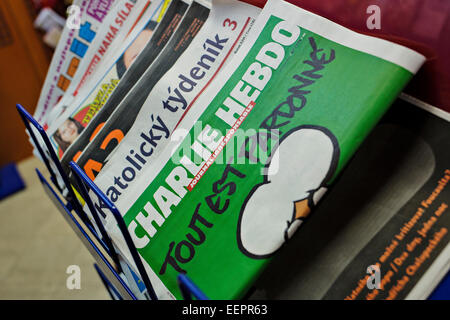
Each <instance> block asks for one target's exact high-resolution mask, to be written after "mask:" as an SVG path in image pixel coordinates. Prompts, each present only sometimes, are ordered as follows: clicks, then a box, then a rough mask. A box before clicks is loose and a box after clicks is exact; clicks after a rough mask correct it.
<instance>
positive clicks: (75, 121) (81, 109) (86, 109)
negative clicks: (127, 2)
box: [47, 1, 164, 158]
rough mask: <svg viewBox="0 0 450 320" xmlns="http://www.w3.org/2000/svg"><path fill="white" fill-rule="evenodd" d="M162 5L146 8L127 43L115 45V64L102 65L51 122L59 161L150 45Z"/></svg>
mask: <svg viewBox="0 0 450 320" xmlns="http://www.w3.org/2000/svg"><path fill="white" fill-rule="evenodd" d="M163 3H164V1H159V2H158V1H154V2H153V4H154V5H151V6H149V7H148V8H147V9H146V12H145V13H144V15H143V16H142V17H141V18H140V20H139V22H138V23H137V25H136V27H135V28H134V30H133V31H132V33H131V34H130V35H129V36H128V37H127V39H126V40H123V39H120V38H117V40H122V41H121V42H119V43H116V44H115V46H116V47H118V46H119V45H120V50H117V49H118V48H115V49H116V50H113V51H111V54H113V56H112V57H111V59H110V60H112V61H111V62H109V63H108V62H105V63H104V64H102V65H101V66H102V68H101V69H100V70H99V72H98V73H99V74H98V75H97V76H96V79H92V81H91V83H90V85H89V86H86V87H84V88H83V89H82V90H81V92H80V93H79V94H77V95H76V98H75V99H71V102H70V104H69V106H68V107H67V108H66V110H65V111H64V113H63V114H61V115H60V116H59V117H58V118H57V119H56V120H55V121H53V122H52V123H51V125H50V127H49V128H48V130H47V134H48V135H49V138H50V141H51V142H52V143H53V145H54V147H55V150H57V154H58V156H59V157H60V158H61V157H62V156H63V154H64V152H65V151H66V150H67V148H69V147H70V145H71V144H72V143H73V142H74V141H75V140H76V139H77V138H78V136H79V135H80V133H81V132H82V131H83V130H84V128H85V127H86V126H87V125H88V124H89V122H90V121H91V119H92V118H93V117H94V116H95V114H96V113H97V112H98V111H99V110H100V109H101V108H102V107H103V105H104V104H105V102H106V101H107V99H108V98H109V96H110V95H111V93H112V92H113V91H114V89H115V88H116V87H117V86H118V84H119V82H120V78H121V77H122V76H123V74H124V73H125V72H126V71H127V69H128V68H130V66H131V65H132V64H133V62H134V61H135V60H136V58H137V57H138V56H139V54H140V53H141V51H142V50H143V49H144V48H145V46H146V45H147V42H149V40H150V38H151V37H152V35H153V30H154V29H155V27H156V25H157V21H156V20H157V18H158V16H159V13H160V10H161V7H162V4H163ZM133 22H135V21H133ZM130 27H131V26H130ZM124 31H127V30H126V29H125V30H124ZM128 31H131V30H128ZM128 31H127V32H128ZM100 71H101V72H100ZM72 97H74V96H72ZM67 101H68V100H66V101H65V102H67Z"/></svg>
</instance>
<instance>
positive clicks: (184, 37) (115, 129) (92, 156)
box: [77, 0, 210, 179]
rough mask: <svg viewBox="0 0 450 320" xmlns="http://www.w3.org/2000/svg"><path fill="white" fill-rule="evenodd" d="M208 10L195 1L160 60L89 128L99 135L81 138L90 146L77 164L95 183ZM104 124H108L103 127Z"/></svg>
mask: <svg viewBox="0 0 450 320" xmlns="http://www.w3.org/2000/svg"><path fill="white" fill-rule="evenodd" d="M209 7H210V4H209V3H208V2H204V1H202V2H200V1H198V0H196V1H193V2H192V4H191V5H190V7H189V9H188V10H187V12H186V13H185V15H184V17H183V20H182V21H181V22H180V23H179V25H178V27H177V29H176V31H175V33H174V34H173V36H172V37H171V38H170V40H169V42H168V43H167V45H166V46H165V47H164V49H163V50H162V51H161V52H160V54H159V55H158V57H157V59H156V60H155V61H154V62H153V63H152V64H151V65H150V66H149V68H147V70H146V71H145V73H144V74H143V75H142V77H141V79H140V80H139V82H138V83H136V85H135V86H134V87H133V88H132V90H131V91H130V92H129V93H128V94H127V95H126V96H125V98H124V99H123V100H122V101H121V102H120V104H119V105H112V104H109V103H107V104H106V105H105V106H104V107H103V108H102V110H101V111H100V112H99V113H98V114H97V116H96V117H95V118H94V119H93V121H91V123H90V125H89V127H88V128H93V129H94V130H95V129H96V128H99V126H100V127H101V129H100V130H99V132H98V133H95V137H94V138H93V140H92V141H91V142H89V141H90V140H91V139H92V135H91V134H89V133H91V132H92V131H91V132H86V133H83V134H82V135H81V136H80V138H79V139H78V140H80V139H83V141H82V142H80V144H79V145H77V147H79V146H80V145H81V146H83V145H84V146H86V145H87V146H86V147H85V149H84V151H83V153H82V154H81V156H80V157H79V158H78V160H77V163H78V165H79V166H80V167H81V168H83V169H84V171H85V172H86V174H87V175H88V176H89V177H90V178H91V179H95V174H94V173H95V172H98V171H100V168H101V166H102V164H103V162H104V161H105V159H106V157H107V156H108V154H109V153H110V152H111V151H112V150H113V149H114V147H115V146H116V145H117V143H118V141H119V140H120V139H121V138H122V136H123V135H124V134H125V133H126V131H128V129H129V128H130V127H131V125H132V124H133V122H134V120H135V118H136V115H137V113H138V112H139V110H140V108H141V106H142V104H143V103H144V101H145V99H146V97H147V95H148V94H149V92H150V91H151V90H152V88H153V87H154V86H155V84H156V83H158V81H159V80H160V79H161V77H162V76H163V75H164V74H165V73H166V72H167V70H169V69H170V68H171V67H172V65H173V64H174V63H175V62H176V61H177V60H178V58H179V57H180V56H181V54H182V53H183V52H184V50H186V48H187V47H189V44H190V43H191V41H192V40H193V39H194V38H195V36H196V35H197V33H198V32H199V30H200V29H201V27H202V26H203V24H204V22H205V21H206V19H207V17H208V15H209V11H210V8H209ZM111 109H112V110H111ZM106 121H107V122H106ZM105 122H106V123H105ZM103 123H105V124H104V125H103ZM91 130H92V129H91ZM88 143H89V144H88Z"/></svg>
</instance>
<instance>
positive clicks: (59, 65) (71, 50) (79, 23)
mask: <svg viewBox="0 0 450 320" xmlns="http://www.w3.org/2000/svg"><path fill="white" fill-rule="evenodd" d="M118 2H120V1H117V0H109V1H100V0H94V1H87V0H75V1H74V2H73V7H72V8H73V9H74V10H75V11H74V12H73V15H71V16H69V18H68V20H69V22H71V23H70V25H69V24H66V26H65V28H64V31H63V34H62V35H61V39H60V41H59V42H58V46H57V48H56V50H55V53H54V55H53V57H54V58H53V59H52V62H51V64H50V67H49V70H48V72H47V77H46V79H45V82H44V85H43V86H42V90H41V94H40V97H39V101H38V104H37V107H36V111H35V112H34V118H35V119H36V120H37V121H38V122H39V123H45V122H46V115H47V114H48V112H50V110H51V109H52V108H53V106H54V105H55V104H56V103H57V102H58V101H59V100H60V99H61V97H62V96H63V95H64V93H65V92H66V90H67V88H68V87H69V85H70V83H71V79H72V78H73V77H74V76H75V74H76V71H77V69H78V66H79V65H80V63H81V62H82V60H83V58H84V56H85V54H86V52H87V51H88V49H89V47H90V45H91V43H92V41H93V40H94V38H95V36H96V34H97V32H98V30H99V29H100V27H101V26H102V22H103V20H104V19H105V18H106V16H107V15H108V13H109V12H110V11H111V10H112V9H113V8H114V5H116V4H117V3H118ZM76 27H78V29H77V28H76Z"/></svg>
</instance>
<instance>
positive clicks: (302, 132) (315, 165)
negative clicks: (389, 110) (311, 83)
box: [237, 125, 339, 259]
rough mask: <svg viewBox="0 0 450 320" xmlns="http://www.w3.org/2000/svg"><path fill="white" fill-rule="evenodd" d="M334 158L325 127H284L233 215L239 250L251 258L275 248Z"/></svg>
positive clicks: (314, 197)
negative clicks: (236, 219)
mask: <svg viewBox="0 0 450 320" xmlns="http://www.w3.org/2000/svg"><path fill="white" fill-rule="evenodd" d="M338 160H339V145H338V142H337V139H336V137H335V136H334V135H333V134H332V133H331V132H330V131H329V130H328V129H326V128H323V127H319V126H308V125H304V126H300V127H297V128H294V129H292V130H290V131H289V132H287V133H286V135H284V137H283V138H282V139H281V141H280V143H279V145H278V147H277V148H276V150H275V151H274V152H273V153H272V156H271V157H270V159H269V160H268V162H267V164H266V172H265V174H264V182H263V183H262V184H258V185H256V186H255V187H254V188H253V189H252V190H251V191H250V193H249V195H248V196H247V199H246V200H245V201H244V204H243V206H242V208H241V213H240V216H239V222H238V229H237V240H238V246H239V249H240V250H241V251H242V252H243V253H244V254H245V255H247V256H249V257H251V258H254V259H263V258H267V257H269V256H270V255H272V254H273V253H274V252H275V251H277V250H278V249H279V248H280V247H281V246H282V245H283V243H284V242H285V241H286V240H287V239H289V238H290V237H291V236H292V235H293V234H294V232H295V231H296V230H297V229H298V227H299V226H300V225H301V224H302V221H303V219H304V218H306V217H307V216H308V214H309V213H310V211H311V209H312V207H313V206H314V205H315V204H316V203H317V202H318V201H319V200H320V198H321V197H322V195H323V194H324V193H325V191H326V190H327V189H326V183H327V182H328V181H329V180H330V179H331V177H332V176H333V174H334V172H335V170H336V167H337V163H338Z"/></svg>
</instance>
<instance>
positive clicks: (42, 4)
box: [0, 0, 450, 299]
mask: <svg viewBox="0 0 450 320" xmlns="http://www.w3.org/2000/svg"><path fill="white" fill-rule="evenodd" d="M244 1H245V2H249V3H252V4H255V5H258V6H263V5H264V3H265V1H264V0H244ZM289 2H291V3H294V4H296V5H299V6H301V7H303V8H304V9H307V10H310V11H312V12H315V13H317V14H320V15H322V16H324V17H326V18H328V19H331V20H333V21H335V22H337V23H340V24H342V25H344V26H346V27H348V28H351V29H353V30H356V31H359V32H362V33H365V34H370V35H375V36H378V37H382V38H386V39H389V40H391V41H395V42H397V43H400V44H403V45H406V46H408V47H411V48H413V49H415V50H417V51H419V52H421V53H422V54H424V55H425V56H426V57H427V62H426V64H425V65H424V67H423V68H422V69H421V70H420V72H419V73H418V74H417V76H416V77H415V78H414V79H413V81H412V82H411V83H410V85H409V86H408V87H407V88H406V89H405V92H407V93H408V94H410V95H412V96H414V97H416V98H419V99H421V100H423V101H425V102H426V103H428V104H431V105H433V106H436V107H438V108H441V109H442V110H445V111H447V112H450V60H449V59H450V18H449V14H450V1H448V0H320V1H317V0H289ZM70 4H71V1H67V0H64V1H63V0H1V1H0V102H1V104H0V119H1V120H2V125H1V126H0V137H1V139H0V167H1V168H2V170H1V171H0V178H2V179H1V180H2V182H1V183H2V184H3V186H5V183H6V184H8V179H7V178H6V177H7V176H8V174H11V172H12V173H14V172H15V173H18V175H19V177H21V178H22V180H21V181H22V185H20V183H19V185H18V187H17V188H16V189H17V190H16V191H18V190H21V191H18V192H15V193H11V194H9V195H5V196H3V199H2V197H0V299H76V298H84V299H106V298H108V295H107V292H106V291H105V289H104V287H103V286H102V284H101V282H100V279H98V276H97V274H96V273H95V271H94V268H93V267H92V264H93V262H94V261H93V258H92V257H91V256H90V254H89V253H88V251H87V250H86V249H85V248H84V246H83V245H82V243H81V242H80V241H79V240H78V238H77V237H76V235H75V234H74V233H73V231H72V230H70V228H69V226H68V225H67V224H66V223H65V221H64V220H63V218H62V217H61V216H60V214H59V213H58V212H57V211H56V209H55V208H54V206H53V204H52V203H51V202H50V200H49V199H48V198H47V196H46V195H45V194H44V192H43V190H42V187H41V186H40V184H39V183H38V179H37V176H36V174H35V171H34V168H35V167H38V168H39V169H40V170H41V172H44V173H45V168H44V166H43V165H42V164H41V163H40V161H39V160H37V159H36V158H34V157H32V147H31V145H30V143H29V141H28V136H27V135H26V133H25V130H24V126H23V123H22V122H21V120H20V118H19V115H18V113H17V110H16V108H15V104H16V103H20V104H22V105H23V106H24V107H25V108H26V109H27V110H28V111H29V112H30V113H33V112H34V109H35V106H36V104H37V101H38V98H39V94H40V91H41V87H42V85H43V83H44V80H45V76H46V73H47V69H48V67H49V64H50V61H51V58H52V54H53V50H54V48H55V47H56V45H57V43H58V40H59V36H60V35H61V31H62V28H63V27H64V23H65V18H66V10H67V8H68V6H70ZM373 6H376V7H377V8H378V9H379V17H380V20H379V24H377V23H374V21H373V19H372V20H371V17H372V16H373V14H374V13H375V11H373V8H374V7H373ZM370 8H372V10H370ZM378 9H377V10H378ZM4 168H6V169H5V170H3V169H4ZM0 186H1V185H0ZM70 265H78V266H80V268H81V274H82V283H81V289H79V290H68V289H67V287H66V279H67V276H68V275H67V273H66V269H67V267H68V266H70Z"/></svg>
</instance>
